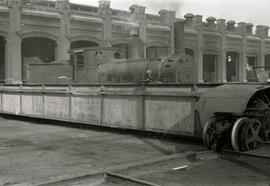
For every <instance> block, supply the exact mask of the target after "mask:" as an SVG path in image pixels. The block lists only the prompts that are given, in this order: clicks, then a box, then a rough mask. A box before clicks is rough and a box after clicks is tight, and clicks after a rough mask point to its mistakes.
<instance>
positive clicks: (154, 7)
mask: <svg viewBox="0 0 270 186" xmlns="http://www.w3.org/2000/svg"><path fill="white" fill-rule="evenodd" d="M70 2H72V3H76V4H85V5H93V6H98V0H70ZM132 4H139V5H143V6H145V7H146V12H147V13H151V14H158V11H159V10H161V9H168V10H174V11H176V14H177V17H179V18H183V16H184V15H185V14H186V13H193V14H200V15H203V20H205V19H206V18H207V17H209V16H213V17H216V18H224V19H226V20H230V19H232V20H235V21H236V22H237V23H238V22H241V21H243V22H251V23H253V24H254V25H255V26H256V25H260V24H262V25H268V26H270V0H111V7H112V8H115V9H122V10H129V6H131V5H132Z"/></svg>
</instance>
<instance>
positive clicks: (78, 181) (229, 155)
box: [39, 144, 270, 186]
mask: <svg viewBox="0 0 270 186" xmlns="http://www.w3.org/2000/svg"><path fill="white" fill-rule="evenodd" d="M266 146H267V147H266V148H268V147H269V144H266ZM220 159H221V160H225V161H228V160H229V161H230V162H233V163H237V164H239V166H240V167H245V168H251V169H254V170H253V171H256V172H257V173H259V174H261V175H265V176H269V178H270V172H269V169H268V167H265V168H262V167H259V168H258V167H255V166H254V165H250V164H249V163H250V162H253V163H254V162H255V163H256V162H257V161H260V162H262V163H261V164H265V163H263V162H269V160H270V154H259V153H257V154H256V153H254V152H253V153H252V152H236V151H231V150H224V151H222V152H221V153H216V152H214V151H203V152H188V153H184V154H173V155H168V156H164V157H160V158H155V159H152V160H144V161H140V162H137V163H135V164H126V165H121V166H117V167H111V168H105V169H104V170H100V171H99V172H96V173H93V174H89V175H84V176H81V177H76V178H72V179H68V180H60V181H58V182H53V183H46V184H42V185H39V186H58V185H59V186H60V185H61V186H70V185H72V186H86V185H87V186H114V185H115V186H117V185H118V186H124V185H131V186H162V185H164V184H160V183H156V182H155V181H154V180H152V181H149V180H145V179H143V178H141V176H142V175H144V174H146V175H147V174H148V175H150V174H159V173H160V174H162V173H163V172H172V171H178V174H182V173H185V172H186V171H189V170H192V169H195V168H197V167H200V166H202V167H203V166H205V165H207V163H208V162H209V161H216V160H220ZM239 162H240V163H239ZM243 162H245V163H243ZM256 164H257V163H256ZM259 166H260V165H259Z"/></svg>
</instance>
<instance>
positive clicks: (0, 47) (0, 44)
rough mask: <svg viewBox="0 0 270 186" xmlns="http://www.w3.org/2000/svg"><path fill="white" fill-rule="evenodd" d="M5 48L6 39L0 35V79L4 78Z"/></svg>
mask: <svg viewBox="0 0 270 186" xmlns="http://www.w3.org/2000/svg"><path fill="white" fill-rule="evenodd" d="M5 48H6V41H5V38H4V37H3V36H0V81H1V82H2V81H4V80H5Z"/></svg>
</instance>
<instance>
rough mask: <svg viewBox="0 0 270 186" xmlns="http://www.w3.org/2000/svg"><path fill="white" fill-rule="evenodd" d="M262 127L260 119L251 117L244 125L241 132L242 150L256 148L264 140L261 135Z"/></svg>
mask: <svg viewBox="0 0 270 186" xmlns="http://www.w3.org/2000/svg"><path fill="white" fill-rule="evenodd" d="M260 129H261V123H260V121H258V120H256V119H249V120H248V123H245V124H244V125H243V128H242V130H241V132H240V133H239V134H240V140H241V141H240V149H241V150H242V151H248V150H254V149H256V148H257V147H258V146H259V144H260V142H261V141H262V140H261V138H260V137H259V132H260Z"/></svg>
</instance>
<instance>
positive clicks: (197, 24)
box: [193, 15, 203, 82]
mask: <svg viewBox="0 0 270 186" xmlns="http://www.w3.org/2000/svg"><path fill="white" fill-rule="evenodd" d="M193 28H194V29H195V30H197V31H198V35H197V48H196V50H197V52H196V53H197V55H196V60H197V63H198V64H197V65H198V82H203V30H202V16H201V15H195V16H194V17H193Z"/></svg>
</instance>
